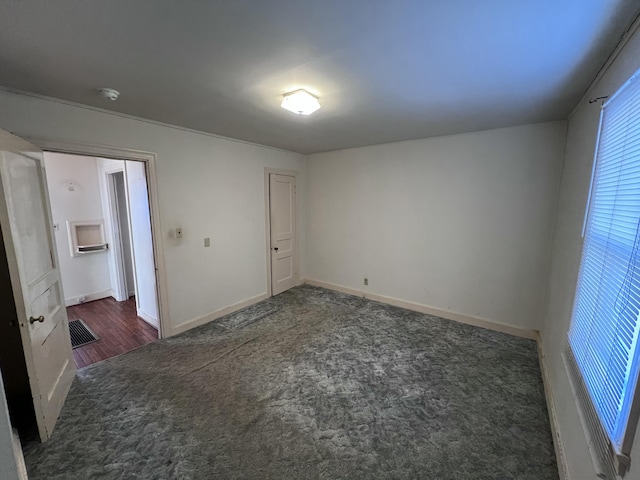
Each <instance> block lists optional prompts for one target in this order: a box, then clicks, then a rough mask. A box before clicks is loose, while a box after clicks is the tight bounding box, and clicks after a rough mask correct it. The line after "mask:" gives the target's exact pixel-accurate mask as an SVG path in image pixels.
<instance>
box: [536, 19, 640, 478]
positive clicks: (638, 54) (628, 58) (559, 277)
mask: <svg viewBox="0 0 640 480" xmlns="http://www.w3.org/2000/svg"><path fill="white" fill-rule="evenodd" d="M639 68H640V31H637V32H636V33H635V34H634V35H633V37H632V38H631V39H630V40H629V43H628V44H627V45H626V46H625V47H624V49H623V50H622V52H621V53H620V55H619V56H618V57H617V59H616V60H615V62H614V63H613V64H612V65H611V67H610V68H609V69H608V71H607V72H606V74H605V75H604V76H603V77H602V78H601V79H600V80H599V81H598V83H597V84H596V85H594V87H593V88H592V89H591V91H590V92H589V94H588V96H587V98H585V99H584V100H583V101H582V102H581V103H580V105H579V106H578V108H577V109H576V111H575V113H574V115H573V116H572V117H571V118H570V119H569V122H568V132H567V145H566V153H565V160H564V167H563V173H562V182H561V188H560V197H559V202H558V212H557V220H556V224H555V234H554V240H553V249H552V261H551V269H550V279H549V298H548V304H547V308H546V314H545V317H544V324H543V329H542V349H543V352H544V363H545V366H546V368H547V371H548V376H549V381H550V384H551V390H552V392H553V396H554V398H555V408H556V410H557V417H558V422H559V429H560V435H561V438H562V445H563V447H564V452H565V456H566V459H567V468H568V473H569V478H571V479H575V480H595V479H596V476H595V469H594V467H593V463H592V460H591V457H590V455H589V450H588V447H587V442H586V440H585V436H584V433H583V429H582V424H581V423H580V420H579V418H578V412H577V409H576V405H575V402H574V398H573V396H572V392H571V389H570V387H569V383H568V377H567V372H566V370H565V366H564V363H563V360H562V351H563V349H564V346H565V344H566V338H567V332H568V330H569V325H570V322H571V313H572V308H573V299H574V294H575V289H576V282H577V278H578V270H579V266H580V257H581V254H582V237H581V231H582V224H583V220H584V213H585V206H586V203H587V196H588V194H589V184H590V181H591V170H592V166H593V154H594V149H595V143H596V137H597V132H598V122H599V117H600V108H599V104H598V103H594V104H590V103H588V98H594V97H601V96H606V95H611V94H613V93H614V92H615V91H616V90H617V89H618V88H619V87H620V86H621V85H622V84H624V82H625V81H626V80H627V79H628V78H629V77H630V76H631V75H632V74H633V73H634V72H636V71H637V70H638V69H639ZM639 436H640V435H636V440H635V443H634V448H633V451H632V455H631V471H630V473H629V474H628V477H626V478H634V479H637V478H640V439H639V438H638V437H639Z"/></svg>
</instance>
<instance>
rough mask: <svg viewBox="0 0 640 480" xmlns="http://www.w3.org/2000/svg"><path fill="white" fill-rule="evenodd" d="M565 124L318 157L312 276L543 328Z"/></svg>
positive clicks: (311, 172) (312, 164)
mask: <svg viewBox="0 0 640 480" xmlns="http://www.w3.org/2000/svg"><path fill="white" fill-rule="evenodd" d="M565 129H566V126H565V123H564V122H551V123H543V124H535V125H526V126H520V127H512V128H504V129H498V130H489V131H483V132H476V133H467V134H461V135H452V136H446V137H436V138H430V139H425V140H417V141H410V142H401V143H395V144H387V145H380V146H375V147H365V148H357V149H350V150H342V151H336V152H330V153H322V154H317V155H311V156H310V157H309V158H308V163H307V181H308V184H307V192H308V198H307V225H308V231H307V278H309V279H312V280H316V281H321V282H327V283H332V284H336V285H340V286H343V287H348V288H354V289H358V290H362V291H365V292H367V293H372V294H376V295H384V296H388V297H393V298H396V299H401V300H405V301H410V302H415V303H418V304H422V305H427V306H430V307H434V308H436V309H438V310H443V311H448V312H456V313H458V314H462V315H466V316H470V317H476V318H483V319H487V320H490V321H492V322H497V323H503V324H507V325H510V326H515V327H519V328H523V329H537V328H539V326H540V323H539V321H540V317H541V314H542V311H541V303H542V298H543V293H544V285H545V282H546V279H547V267H548V262H549V255H550V245H551V238H552V226H553V219H554V207H555V203H556V197H557V191H558V184H559V179H560V168H561V163H562V153H563V148H564V142H565ZM365 277H366V278H368V280H369V285H368V286H364V285H363V279H364V278H365Z"/></svg>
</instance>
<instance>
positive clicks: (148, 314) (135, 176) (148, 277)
mask: <svg viewBox="0 0 640 480" xmlns="http://www.w3.org/2000/svg"><path fill="white" fill-rule="evenodd" d="M124 164H125V170H124V171H125V182H126V184H127V199H128V203H129V221H130V222H131V225H130V232H131V233H130V234H131V249H132V250H133V265H134V269H133V270H134V278H135V285H136V310H137V312H138V316H139V317H140V318H142V319H143V320H144V321H146V322H147V323H149V324H151V325H153V326H154V327H156V328H160V323H159V321H158V297H157V294H156V263H155V258H154V256H153V234H152V232H151V213H150V211H151V210H150V207H149V192H148V189H147V176H146V171H145V166H144V163H143V162H136V161H131V160H126V161H125V162H124Z"/></svg>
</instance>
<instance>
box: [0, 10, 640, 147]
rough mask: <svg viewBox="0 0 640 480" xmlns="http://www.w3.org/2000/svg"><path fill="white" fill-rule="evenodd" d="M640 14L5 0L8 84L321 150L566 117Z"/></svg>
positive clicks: (2, 42)
mask: <svg viewBox="0 0 640 480" xmlns="http://www.w3.org/2000/svg"><path fill="white" fill-rule="evenodd" d="M639 10H640V2H638V1H637V0H634V1H631V0H517V1H514V0H482V1H480V0H226V1H225V0H208V1H205V0H201V1H196V0H185V1H175V0H154V1H131V0H109V1H104V0H86V1H78V0H56V1H46V0H40V1H33V0H21V1H7V0H5V1H2V2H1V3H0V85H2V86H5V87H8V88H11V89H17V90H21V91H28V92H34V93H38V94H43V95H47V96H51V97H56V98H61V99H65V100H69V101H73V102H79V103H83V104H87V105H92V106H97V107H101V108H105V109H109V110H114V111H118V112H122V113H126V114H130V115H135V116H138V117H144V118H148V119H152V120H156V121H160V122H165V123H170V124H174V125H180V126H183V127H188V128H192V129H196V130H201V131H205V132H211V133H216V134H220V135H225V136H228V137H233V138H238V139H242V140H247V141H251V142H256V143H261V144H265V145H271V146H274V147H280V148H283V149H286V150H292V151H296V152H301V153H311V152H320V151H328V150H335V149H340V148H347V147H356V146H363V145H372V144H378V143H386V142H395V141H400V140H408V139H415V138H424V137H429V136H434V135H443V134H450V133H459V132H467V131H474V130H483V129H489V128H496V127H502V126H509V125H518V124H524V123H531V122H540V121H547V120H555V119H562V118H566V117H567V115H568V114H569V112H570V111H571V109H572V108H573V107H574V106H575V104H576V103H577V102H578V100H579V99H580V97H581V96H582V95H583V93H584V91H585V89H586V88H587V87H588V85H589V83H590V81H591V80H592V79H593V77H594V76H595V75H596V73H597V71H598V70H599V68H600V66H601V65H602V63H603V62H604V61H605V59H606V58H607V56H608V54H609V53H610V52H611V50H612V49H613V48H614V46H615V44H616V43H617V41H618V39H619V37H620V35H621V34H622V32H623V31H624V30H625V29H626V28H627V27H628V26H629V24H630V23H631V21H632V20H633V18H634V16H635V15H636V14H637V13H638V11H639ZM99 87H112V88H115V89H117V90H120V92H121V96H120V99H119V100H118V101H117V102H115V103H114V102H109V101H106V100H103V99H102V98H100V97H99V96H98V95H97V93H96V89H97V88H99ZM300 87H304V88H307V89H308V90H309V91H311V92H312V93H315V94H317V95H318V96H319V97H320V102H321V104H322V109H320V110H319V111H318V112H316V113H315V114H313V115H312V116H310V117H299V116H296V115H295V114H292V113H290V112H287V111H286V110H283V109H282V108H280V106H279V105H280V102H281V99H282V97H281V95H282V94H283V93H285V92H288V91H291V90H295V89H296V88H300Z"/></svg>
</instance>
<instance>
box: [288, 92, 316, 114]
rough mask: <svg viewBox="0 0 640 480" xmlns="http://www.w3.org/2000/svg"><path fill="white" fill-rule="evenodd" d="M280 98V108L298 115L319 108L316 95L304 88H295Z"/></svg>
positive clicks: (310, 112) (309, 112)
mask: <svg viewBox="0 0 640 480" xmlns="http://www.w3.org/2000/svg"><path fill="white" fill-rule="evenodd" d="M283 96H284V98H283V99H282V105H281V106H282V108H284V109H285V110H289V111H290V112H293V113H297V114H298V115H311V114H312V113H313V112H315V111H316V110H318V109H319V108H320V102H319V101H318V97H316V96H315V95H312V94H310V93H309V92H307V91H306V90H302V89H301V90H296V91H295V92H291V93H285V94H284V95H283Z"/></svg>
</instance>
